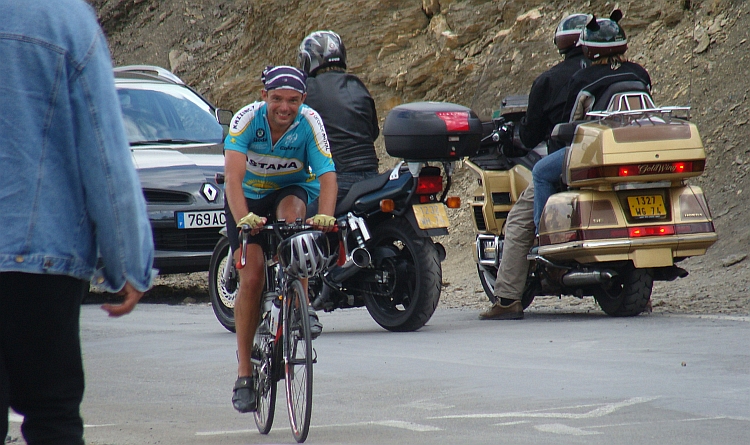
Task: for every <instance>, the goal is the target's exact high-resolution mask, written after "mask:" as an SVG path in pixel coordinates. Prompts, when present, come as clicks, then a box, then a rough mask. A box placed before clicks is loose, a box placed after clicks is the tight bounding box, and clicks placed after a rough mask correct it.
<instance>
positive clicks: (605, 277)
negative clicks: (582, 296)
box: [562, 270, 617, 287]
mask: <svg viewBox="0 0 750 445" xmlns="http://www.w3.org/2000/svg"><path fill="white" fill-rule="evenodd" d="M615 276H617V273H616V272H613V271H611V270H594V271H590V272H583V271H578V270H574V271H571V272H568V273H566V274H565V275H563V277H562V283H563V284H564V285H565V286H569V287H580V286H590V285H592V284H603V283H608V282H609V281H611V280H612V278H614V277H615Z"/></svg>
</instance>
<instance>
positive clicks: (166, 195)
mask: <svg viewBox="0 0 750 445" xmlns="http://www.w3.org/2000/svg"><path fill="white" fill-rule="evenodd" d="M114 74H115V86H116V87H117V94H118V97H119V99H120V105H121V106H122V115H123V121H124V123H125V130H126V133H127V136H128V142H130V149H131V152H132V153H133V161H134V163H135V166H136V169H137V171H138V176H139V178H140V180H141V186H142V188H143V194H144V196H145V198H146V203H147V207H148V216H149V220H150V222H151V228H152V231H153V235H154V247H155V249H156V252H155V258H154V267H155V268H157V269H159V271H160V273H162V274H168V273H185V272H198V271H206V270H208V266H209V261H210V259H211V252H212V251H213V248H214V246H215V245H216V243H217V241H218V240H219V236H220V235H219V229H220V228H221V227H223V226H224V222H225V219H224V218H225V216H224V210H223V209H224V193H223V189H222V187H221V186H220V185H218V184H217V183H216V180H215V175H216V173H219V172H223V171H224V156H223V142H224V135H225V132H226V130H227V129H228V126H227V124H228V122H229V120H230V119H231V117H232V113H231V112H230V111H228V110H221V109H217V108H216V107H214V106H213V105H212V104H211V103H210V102H208V100H206V99H205V98H204V97H203V96H201V95H200V94H199V93H197V92H196V91H195V90H193V89H192V88H190V87H189V86H187V85H185V83H184V82H183V81H182V80H180V78H178V77H177V76H175V75H174V74H172V73H171V72H169V71H168V70H165V69H163V68H160V67H155V66H145V65H137V66H136V65H132V66H123V67H118V68H115V69H114Z"/></svg>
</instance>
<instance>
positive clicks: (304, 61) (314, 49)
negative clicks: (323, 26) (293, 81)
mask: <svg viewBox="0 0 750 445" xmlns="http://www.w3.org/2000/svg"><path fill="white" fill-rule="evenodd" d="M297 62H298V63H299V67H300V69H302V71H304V72H305V73H306V74H307V75H308V76H314V75H315V72H316V71H317V70H319V69H321V68H325V67H328V66H338V67H341V68H344V69H346V48H345V47H344V42H342V41H341V37H339V35H338V34H336V33H335V32H333V31H315V32H313V33H312V34H310V35H309V36H307V37H305V38H304V39H302V43H300V45H299V54H298V55H297Z"/></svg>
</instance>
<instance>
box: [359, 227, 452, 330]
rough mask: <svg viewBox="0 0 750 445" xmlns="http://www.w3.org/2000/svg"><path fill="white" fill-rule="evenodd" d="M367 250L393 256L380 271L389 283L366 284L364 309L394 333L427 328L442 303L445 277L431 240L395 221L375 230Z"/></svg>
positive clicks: (381, 265)
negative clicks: (428, 322) (440, 302)
mask: <svg viewBox="0 0 750 445" xmlns="http://www.w3.org/2000/svg"><path fill="white" fill-rule="evenodd" d="M368 248H372V249H373V250H375V249H381V248H382V249H388V250H390V251H392V253H393V256H390V257H386V258H383V259H382V261H381V262H380V265H379V266H378V267H377V268H378V269H379V272H380V273H381V274H382V277H383V278H386V277H387V279H383V280H382V281H381V282H367V283H365V287H366V290H365V291H364V298H365V305H366V306H367V310H368V312H369V313H370V316H371V317H372V318H373V320H375V322H376V323H377V324H379V325H380V326H382V327H383V328H385V329H387V330H389V331H394V332H410V331H416V330H417V329H419V328H421V327H422V326H424V325H425V324H426V323H427V321H429V319H430V318H431V317H432V314H433V313H434V312H435V308H436V307H437V305H438V301H439V300H440V286H441V283H442V276H443V273H442V268H441V266H440V255H439V252H438V249H437V247H436V246H435V244H434V243H433V242H432V239H430V238H425V237H420V236H418V235H417V234H416V233H415V231H414V228H412V226H411V224H410V223H409V221H407V220H405V219H403V218H394V219H391V220H388V221H386V222H383V223H381V224H379V225H378V226H377V227H376V228H374V229H373V230H372V239H371V240H370V242H369V243H368ZM372 281H377V280H372Z"/></svg>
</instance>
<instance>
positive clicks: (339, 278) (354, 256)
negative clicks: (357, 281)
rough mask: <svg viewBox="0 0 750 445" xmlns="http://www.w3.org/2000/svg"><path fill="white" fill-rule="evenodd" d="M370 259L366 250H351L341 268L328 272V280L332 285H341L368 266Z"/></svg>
mask: <svg viewBox="0 0 750 445" xmlns="http://www.w3.org/2000/svg"><path fill="white" fill-rule="evenodd" d="M371 261H372V257H371V256H370V252H368V251H367V249H363V248H361V247H357V248H356V249H354V250H352V253H351V257H350V258H349V259H348V260H347V261H346V263H344V264H343V265H342V266H336V267H334V268H333V269H332V270H331V271H330V272H328V279H329V280H331V281H333V282H334V283H342V282H343V281H344V280H346V279H347V278H350V277H351V276H352V275H354V274H355V273H357V272H359V270H360V269H363V268H365V267H367V266H369V265H370V262H371Z"/></svg>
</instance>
